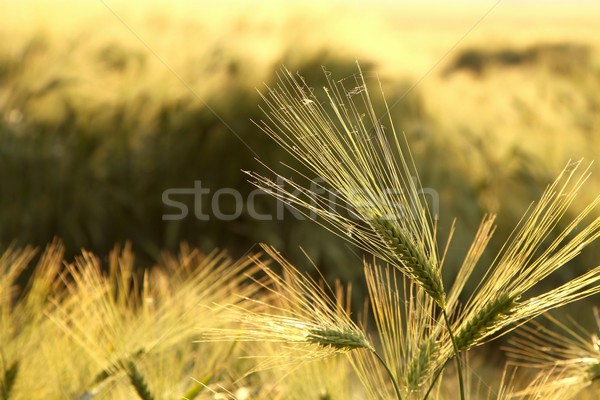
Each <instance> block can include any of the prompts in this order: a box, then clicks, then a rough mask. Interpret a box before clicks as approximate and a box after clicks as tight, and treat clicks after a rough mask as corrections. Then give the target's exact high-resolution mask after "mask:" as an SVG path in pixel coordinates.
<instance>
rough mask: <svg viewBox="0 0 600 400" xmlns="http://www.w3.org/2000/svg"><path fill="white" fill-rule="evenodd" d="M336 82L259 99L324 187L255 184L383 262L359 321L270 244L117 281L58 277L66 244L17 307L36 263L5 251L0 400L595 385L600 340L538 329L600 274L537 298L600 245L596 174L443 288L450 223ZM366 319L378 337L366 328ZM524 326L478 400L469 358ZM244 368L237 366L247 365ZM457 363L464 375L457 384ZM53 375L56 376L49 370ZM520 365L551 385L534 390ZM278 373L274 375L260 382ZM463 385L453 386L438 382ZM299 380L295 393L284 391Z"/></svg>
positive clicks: (428, 393)
mask: <svg viewBox="0 0 600 400" xmlns="http://www.w3.org/2000/svg"><path fill="white" fill-rule="evenodd" d="M326 76H327V79H328V82H329V85H328V87H327V88H325V90H324V95H325V96H324V98H323V99H321V98H319V97H317V96H316V95H315V92H314V90H313V89H312V88H310V87H309V86H308V85H307V84H306V83H305V82H304V81H303V80H302V79H301V78H300V77H297V76H295V75H294V74H292V73H290V72H289V71H287V70H283V71H282V74H281V80H280V84H279V85H278V86H277V87H274V88H269V89H268V91H267V92H266V93H265V94H264V96H263V99H264V101H265V104H266V109H265V114H266V115H267V116H268V118H267V119H266V121H265V122H261V123H259V125H260V126H261V128H262V129H263V130H264V131H265V132H266V133H267V134H268V135H269V136H271V137H272V138H273V140H275V141H276V142H277V143H278V144H279V145H281V146H282V147H283V148H285V149H286V150H288V151H289V152H290V154H292V155H293V156H294V157H295V158H296V159H297V160H298V161H299V162H300V163H301V164H302V168H304V169H305V170H307V171H310V173H311V174H313V176H315V177H319V178H321V179H320V180H319V181H320V182H323V184H322V185H321V186H320V187H319V188H318V190H315V188H314V182H315V181H314V180H311V179H310V178H311V177H310V176H308V175H307V173H306V172H300V171H299V169H300V168H296V169H293V168H292V170H293V172H294V179H292V178H288V177H286V176H287V175H289V173H290V171H289V170H286V173H285V174H276V173H275V175H276V177H277V179H270V178H268V177H264V176H263V175H261V174H258V173H254V172H248V175H249V176H250V177H251V179H250V180H251V181H252V182H253V183H254V184H256V185H257V186H259V187H260V188H262V189H263V190H265V191H266V192H268V193H270V194H271V195H273V196H274V197H276V198H278V199H280V200H282V201H285V202H286V203H287V204H289V205H291V206H293V207H295V208H296V209H297V210H298V211H299V212H301V213H304V214H305V215H306V216H308V217H310V218H312V219H315V220H316V222H318V223H319V224H322V225H323V226H324V227H326V228H327V229H329V230H331V231H332V232H334V233H336V234H337V235H339V236H340V237H342V238H345V239H346V240H347V241H348V242H349V243H350V244H352V245H355V246H357V247H359V248H361V249H363V250H364V251H365V252H367V253H368V254H371V256H372V257H371V258H369V259H365V260H364V262H363V265H362V268H363V271H364V277H365V281H366V285H367V288H368V297H369V301H368V305H369V310H367V312H365V313H364V314H363V317H364V318H362V320H361V321H362V322H361V321H359V320H357V318H354V317H353V316H351V312H350V306H349V294H348V289H347V288H345V287H344V286H343V285H341V284H340V285H336V286H335V287H331V286H329V285H327V284H326V283H325V280H324V279H320V280H318V281H317V280H314V279H312V278H311V277H310V275H308V274H305V273H301V272H299V270H298V269H296V268H295V267H294V266H293V265H292V264H291V263H290V262H288V261H287V260H286V259H285V258H284V257H283V256H282V255H281V254H280V253H279V252H278V251H277V250H276V249H274V248H273V247H271V246H268V245H262V248H263V252H264V253H266V255H267V256H268V257H265V256H263V254H255V255H252V256H250V258H249V259H248V260H243V261H240V262H237V263H234V262H231V261H230V260H228V259H226V258H225V257H224V256H223V255H220V254H217V253H214V254H211V255H208V256H200V255H199V254H198V253H196V252H193V251H189V250H186V249H184V251H183V252H182V255H181V256H180V257H179V258H177V259H176V258H168V259H167V261H166V262H165V265H166V266H167V272H168V274H158V275H156V274H152V273H147V274H145V275H144V276H143V277H142V279H136V277H135V274H134V273H133V260H132V255H131V252H130V251H129V250H127V249H126V250H125V251H123V252H122V253H121V252H115V253H113V255H112V256H111V257H110V259H109V270H108V275H106V274H105V273H104V272H103V271H102V268H101V267H100V262H99V260H98V259H97V258H95V257H93V256H92V255H91V254H87V253H84V256H83V257H81V258H80V259H78V260H77V261H76V262H75V263H73V264H66V269H65V268H63V267H62V264H63V261H62V260H63V258H62V250H61V248H60V246H59V245H56V244H55V245H53V246H50V247H49V249H48V250H47V251H46V252H45V253H44V254H43V256H42V257H41V259H40V261H39V262H38V267H37V268H36V270H35V272H34V276H33V278H32V280H31V282H33V283H32V284H31V285H30V287H29V288H28V289H27V290H26V291H24V292H23V293H22V294H21V295H20V298H19V299H15V298H14V296H12V295H11V293H13V290H12V288H13V286H14V284H15V282H16V281H17V278H18V276H19V275H20V274H21V272H22V271H23V269H25V268H26V267H27V265H28V263H29V261H30V260H31V258H32V257H33V253H32V251H31V250H27V249H25V250H23V251H17V250H14V249H10V250H9V251H7V252H6V253H5V254H4V255H2V257H0V289H1V291H0V311H1V313H0V318H1V322H2V324H1V325H0V341H1V342H0V356H1V357H0V398H2V399H9V398H10V399H13V398H16V399H18V398H55V397H56V398H59V397H60V398H80V399H81V398H90V399H91V398H93V397H96V396H99V395H100V394H102V393H103V394H104V395H107V394H108V396H109V397H110V398H131V397H130V396H131V393H130V392H129V394H120V395H118V396H117V395H116V393H117V392H118V393H121V390H122V389H123V388H122V387H118V386H115V384H114V382H116V381H118V380H119V377H125V378H127V379H121V382H123V381H125V382H126V383H127V385H125V386H126V389H127V388H128V390H131V388H134V389H135V392H136V393H137V395H138V396H139V397H140V398H142V399H144V400H148V399H153V398H181V399H192V398H198V397H202V396H207V397H206V398H236V397H237V398H248V397H247V394H243V393H242V392H240V391H239V390H238V391H235V389H232V388H233V387H238V388H239V386H240V385H243V384H242V383H240V382H243V379H247V380H248V382H250V383H248V385H255V386H262V388H261V390H257V391H256V393H255V395H256V397H257V398H286V399H292V398H297V399H305V398H311V397H310V395H307V394H306V393H314V392H310V391H309V389H311V387H312V386H318V385H321V384H322V380H323V379H324V378H326V379H330V380H341V382H342V383H341V384H338V385H337V386H336V387H338V388H340V387H341V388H342V389H339V390H340V392H339V393H331V392H327V393H325V394H322V395H320V396H319V397H318V398H320V399H329V398H343V399H346V398H372V399H393V398H396V399H428V398H429V399H433V398H437V399H455V398H460V399H461V400H462V399H466V398H480V397H485V398H496V399H511V398H532V399H534V398H535V399H561V400H564V399H567V398H577V397H576V396H577V395H578V393H579V392H580V391H581V390H584V389H585V388H586V387H588V386H591V385H592V384H593V383H594V382H595V381H596V382H597V381H600V340H599V339H598V336H594V335H592V334H588V333H585V332H582V331H580V330H579V329H578V328H573V327H570V326H567V325H566V324H563V323H561V322H559V321H557V320H553V319H552V318H550V317H549V318H550V320H551V322H553V323H554V326H555V327H556V328H557V329H552V328H549V327H547V326H546V325H541V324H533V323H531V324H527V325H524V324H525V323H527V322H528V321H530V320H532V319H534V318H536V317H538V316H540V315H542V314H546V313H547V312H548V311H549V310H552V309H554V308H556V307H560V306H562V305H565V304H568V303H571V302H573V301H576V300H580V299H582V298H584V297H588V296H592V295H595V294H598V292H600V266H598V267H595V268H592V269H589V270H588V271H587V272H585V273H584V274H583V275H581V276H579V277H576V278H574V279H572V280H570V281H568V282H565V283H563V284H561V285H560V286H558V287H555V288H553V289H551V290H548V291H545V292H544V291H542V290H537V291H536V290H533V291H532V290H530V289H532V288H534V289H535V288H536V286H539V283H540V282H542V281H543V280H544V279H545V278H547V277H548V276H549V275H550V274H552V273H553V272H555V271H556V270H557V269H559V268H561V267H563V266H565V265H567V264H568V263H569V261H571V260H572V259H573V258H574V257H576V256H577V255H578V254H579V253H580V252H581V251H582V249H583V248H584V247H585V246H587V245H588V244H590V243H591V242H592V241H594V240H595V239H597V238H598V236H600V216H597V215H598V206H599V204H600V196H599V197H597V198H596V199H595V200H594V201H593V202H592V203H591V204H589V205H588V206H587V207H585V208H584V209H583V210H582V211H581V212H580V213H579V214H578V215H577V216H576V217H575V218H574V219H573V220H572V221H571V222H568V223H566V224H565V223H564V221H563V220H564V219H565V218H564V217H565V215H566V213H567V211H568V209H569V208H570V205H571V204H572V203H573V201H574V199H575V197H576V196H577V193H578V191H580V190H581V189H582V188H583V187H584V183H585V181H586V179H587V178H588V176H589V166H588V167H587V168H586V167H582V165H581V164H582V163H581V162H570V163H569V164H568V165H567V166H566V168H565V169H564V170H563V171H562V173H561V174H560V175H559V176H558V178H557V179H556V180H555V181H554V182H553V183H551V184H550V185H549V186H548V187H547V189H546V190H545V192H544V194H543V196H542V198H541V199H540V200H539V201H537V202H536V203H534V205H532V206H531V208H530V209H529V210H527V212H526V213H525V215H524V217H523V218H522V220H521V222H520V223H519V225H518V226H517V227H515V229H514V231H513V233H512V234H511V235H510V237H509V239H508V241H507V243H506V244H505V245H504V246H503V247H502V250H501V251H500V254H498V255H497V256H496V257H495V260H494V262H493V263H492V264H491V265H486V266H483V268H485V271H484V272H482V273H480V274H479V275H480V276H482V278H481V280H480V282H479V283H478V284H477V285H471V286H473V287H475V289H474V291H473V292H472V293H465V291H466V289H465V288H466V287H471V286H469V285H467V283H468V282H469V280H470V278H471V277H472V275H474V274H473V272H474V271H475V270H476V269H477V268H478V265H479V264H480V263H479V261H480V259H481V256H482V254H483V252H484V250H485V249H486V247H487V245H488V243H489V242H490V240H492V236H493V233H494V229H495V225H494V221H495V216H493V215H487V216H485V217H484V218H483V221H482V222H481V225H480V226H479V229H478V230H477V232H476V234H475V236H474V239H473V242H472V244H471V246H470V248H469V250H468V252H467V254H466V256H465V258H464V261H463V263H462V265H461V266H460V268H458V269H457V270H458V273H457V274H456V276H455V277H454V279H453V282H451V284H448V282H444V280H443V279H442V268H443V265H444V259H445V254H446V251H447V250H448V249H449V248H450V247H451V245H450V243H451V236H452V234H451V233H450V237H449V238H448V240H447V241H446V243H447V244H446V246H445V248H444V250H443V251H440V249H439V247H438V238H437V232H436V229H437V227H436V216H435V215H432V212H431V211H430V210H429V208H428V205H427V203H426V201H425V198H424V194H423V193H424V191H423V190H422V187H421V183H420V181H419V179H418V175H417V173H416V169H415V167H414V162H413V160H412V156H411V153H410V151H409V150H408V146H407V144H406V139H405V138H404V136H403V135H398V134H396V132H395V131H394V127H393V124H392V121H391V112H390V110H389V109H388V108H387V105H386V106H385V109H384V110H383V113H382V114H383V115H384V118H385V120H384V119H382V118H380V117H379V116H378V114H377V112H376V110H375V108H374V106H373V101H372V98H371V92H370V91H369V88H368V87H367V83H366V78H365V76H364V74H363V73H362V71H360V67H359V73H358V74H357V75H356V76H353V77H352V78H349V79H348V78H347V79H345V80H342V81H334V80H333V79H332V78H331V76H330V75H329V74H326ZM349 82H350V84H349V87H348V86H347V85H348V83H349ZM380 89H381V88H380ZM379 91H380V92H381V93H382V96H381V97H382V98H383V91H382V90H379ZM382 104H386V103H385V101H384V102H383V103H382ZM290 168H291V167H290ZM309 187H310V188H312V190H311V189H309ZM331 194H335V196H331ZM332 199H335V202H336V203H335V204H333V205H332V203H331V202H332ZM558 226H566V227H565V228H563V229H562V230H560V231H558V230H559V229H558ZM557 231H558V232H557ZM272 261H275V262H276V264H277V265H278V267H277V270H279V271H276V269H274V268H272V267H271V262H272ZM345 268H353V266H345ZM167 275H169V276H170V277H169V278H168V279H167V277H166V276H167ZM537 289H539V287H538V288H537ZM539 292H541V293H539ZM531 293H536V294H535V295H532V294H531ZM367 314H370V315H371V317H372V318H373V319H374V321H375V327H374V328H372V329H369V330H368V329H367V328H366V323H365V322H364V321H366V315H367ZM597 320H598V329H599V330H600V318H597ZM516 328H519V329H518V330H517V332H516V333H517V334H516V335H515V337H514V339H512V344H511V345H510V347H509V348H508V349H507V354H508V355H509V357H510V358H509V360H510V362H509V363H508V364H507V367H506V368H505V373H504V376H503V378H502V382H500V384H499V385H497V386H496V387H499V389H498V390H487V391H486V390H485V389H484V393H483V394H482V393H481V391H480V390H477V388H474V387H473V385H472V384H471V380H472V379H471V376H472V375H473V374H474V373H476V371H473V370H472V369H470V368H468V357H467V356H468V353H469V350H470V349H472V348H474V347H477V346H480V345H482V344H485V343H488V342H490V341H492V340H494V339H496V338H498V337H499V336H501V335H504V334H506V333H508V332H510V331H512V330H514V329H516ZM49 338H50V340H49ZM82 350H83V351H82ZM75 353H77V354H76V356H70V355H73V354H75ZM59 354H60V355H59ZM232 354H233V355H234V356H236V357H237V356H240V357H242V358H235V357H234V358H235V361H232ZM340 356H344V357H340ZM48 360H50V361H48ZM451 360H454V363H455V364H454V365H455V368H454V367H452V368H447V366H448V365H453V364H452V363H451V362H450V361H451ZM48 362H52V363H53V364H52V365H53V366H52V369H53V370H54V372H55V373H54V374H52V373H47V371H44V372H43V373H42V371H43V370H44V369H48ZM44 366H46V367H44ZM446 368H447V371H446ZM525 368H528V369H530V368H532V369H534V370H536V371H537V372H535V373H534V374H533V375H532V378H531V379H530V380H529V381H528V382H526V383H525V384H523V383H522V382H521V380H520V379H518V377H519V371H521V370H523V369H525ZM296 370H297V371H302V374H301V375H300V376H299V377H298V376H297V375H296V376H294V371H296ZM67 371H68V372H67ZM223 371H227V372H226V373H224V372H223ZM273 371H277V372H281V373H280V374H277V373H274V372H273ZM445 371H446V372H447V373H444V372H445ZM264 373H266V374H267V375H266V376H268V377H269V378H265V379H264V380H262V381H261V380H260V379H259V378H253V377H254V376H257V375H260V374H264ZM268 374H272V375H268ZM216 375H219V381H218V382H217V381H216V378H215V376H216ZM450 375H452V379H453V382H454V381H456V382H458V384H457V385H455V386H456V387H455V388H453V387H448V385H445V384H444V383H443V381H444V378H445V376H446V377H448V376H450ZM454 375H456V376H454ZM189 376H195V377H196V378H197V379H198V380H197V381H196V382H195V383H194V384H192V385H190V384H189V380H186V379H187V378H186V379H183V378H182V377H189ZM274 376H278V377H281V376H283V377H284V378H282V379H279V378H277V379H275V378H273V377H274ZM45 377H46V378H45ZM352 377H357V378H358V379H357V380H356V382H355V381H354V380H352ZM44 379H46V380H44ZM253 379H254V380H253ZM284 379H285V380H288V379H289V380H291V381H293V380H294V379H297V380H299V382H300V383H298V384H297V385H293V383H290V384H289V385H288V386H287V387H288V388H293V389H288V390H287V391H286V390H283V389H282V388H284V387H286V386H285V384H284V383H283V382H285V380H284ZM111 382H113V383H111ZM228 382H229V383H228ZM266 382H269V385H270V386H268V385H267V384H266ZM311 382H312V383H311ZM357 382H358V383H357ZM228 384H230V385H232V386H231V388H229V389H228V388H227V385H228ZM53 385H54V386H56V387H57V388H56V390H53V389H52V387H53ZM111 385H112V386H111ZM267 386H268V387H267ZM107 388H108V389H107ZM299 388H301V389H299ZM126 389H123V390H126ZM108 392H111V393H112V394H109V393H108ZM32 393H34V394H36V395H32ZM57 393H60V395H57ZM123 393H128V392H126V391H125V392H123ZM32 396H33V397H32ZM57 396H58V397H57ZM119 396H120V397H119Z"/></svg>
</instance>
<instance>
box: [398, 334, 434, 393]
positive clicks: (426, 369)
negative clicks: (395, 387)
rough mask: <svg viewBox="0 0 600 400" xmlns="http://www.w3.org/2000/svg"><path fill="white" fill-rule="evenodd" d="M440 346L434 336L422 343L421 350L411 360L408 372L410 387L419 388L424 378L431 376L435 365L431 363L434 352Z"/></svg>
mask: <svg viewBox="0 0 600 400" xmlns="http://www.w3.org/2000/svg"><path fill="white" fill-rule="evenodd" d="M438 348H439V346H438V343H437V342H436V340H435V339H434V338H430V339H427V340H425V341H424V342H423V343H421V345H420V346H419V352H418V354H417V356H416V357H414V358H413V359H412V361H411V362H410V364H409V366H408V371H407V373H406V380H407V382H408V387H409V389H411V390H417V389H419V387H420V386H421V384H422V383H423V381H424V379H425V378H426V377H428V376H429V373H430V371H431V369H432V367H433V365H432V363H431V360H432V354H435V353H436V352H437V350H438Z"/></svg>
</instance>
